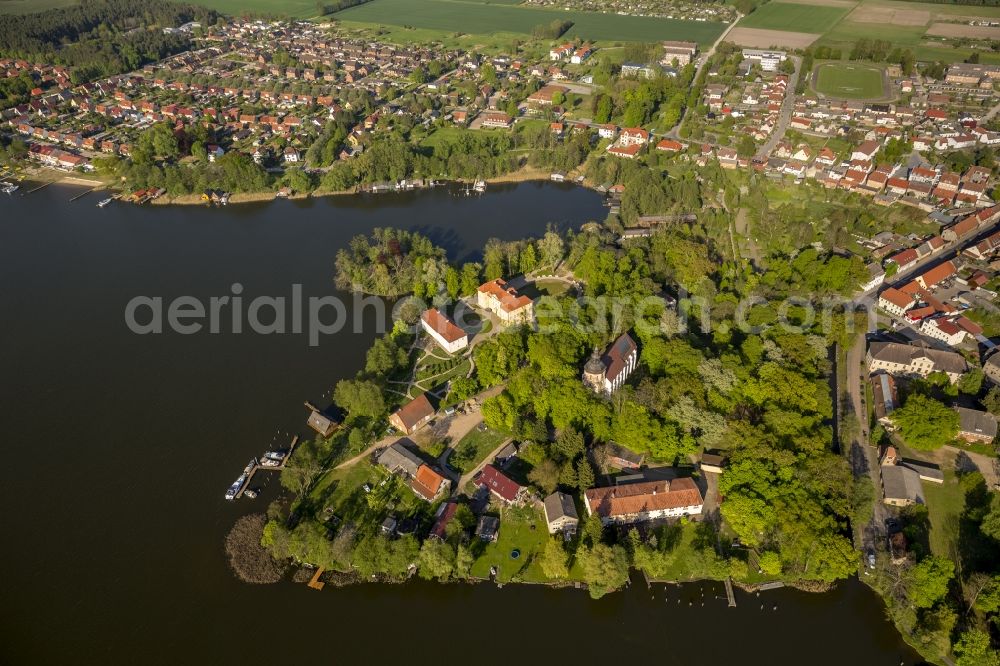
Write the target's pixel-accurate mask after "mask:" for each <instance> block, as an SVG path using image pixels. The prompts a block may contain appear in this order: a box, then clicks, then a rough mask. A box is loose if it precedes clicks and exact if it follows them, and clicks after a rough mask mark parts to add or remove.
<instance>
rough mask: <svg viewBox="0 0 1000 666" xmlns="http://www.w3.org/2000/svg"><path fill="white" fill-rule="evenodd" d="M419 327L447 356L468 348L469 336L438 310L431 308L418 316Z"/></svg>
mask: <svg viewBox="0 0 1000 666" xmlns="http://www.w3.org/2000/svg"><path fill="white" fill-rule="evenodd" d="M420 326H421V327H422V328H423V329H424V331H426V332H427V335H429V336H431V337H432V338H434V341H435V342H436V343H438V345H439V346H440V347H441V349H444V350H445V351H446V352H448V353H449V354H454V353H455V352H457V351H459V350H461V349H465V348H466V347H468V346H469V335H468V333H466V332H465V331H463V330H462V329H461V328H459V327H458V326H456V325H455V322H453V321H452V320H451V319H449V318H448V316H447V315H445V314H444V313H442V312H441V311H440V310H437V309H435V308H431V309H429V310H425V311H424V313H423V314H422V315H421V316H420Z"/></svg>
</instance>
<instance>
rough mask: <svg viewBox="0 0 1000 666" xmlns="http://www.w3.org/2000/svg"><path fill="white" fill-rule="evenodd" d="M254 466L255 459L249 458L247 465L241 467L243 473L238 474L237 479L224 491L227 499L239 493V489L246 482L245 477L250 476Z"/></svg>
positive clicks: (231, 498) (230, 499)
mask: <svg viewBox="0 0 1000 666" xmlns="http://www.w3.org/2000/svg"><path fill="white" fill-rule="evenodd" d="M256 466H257V459H256V458H251V459H250V462H249V463H247V466H246V467H244V468H243V473H242V474H240V476H239V478H238V479H236V480H235V481H233V484H232V485H231V486H229V489H228V490H227V491H226V499H227V500H228V501H232V500H234V499H236V496H237V495H239V494H240V490H242V489H243V485H244V484H245V483H246V482H247V479H249V478H250V472H252V471H253V468H254V467H256Z"/></svg>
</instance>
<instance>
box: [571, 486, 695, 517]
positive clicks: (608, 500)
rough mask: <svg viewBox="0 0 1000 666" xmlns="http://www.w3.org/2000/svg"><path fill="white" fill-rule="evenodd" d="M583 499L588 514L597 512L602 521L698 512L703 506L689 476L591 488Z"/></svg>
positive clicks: (687, 514)
mask: <svg viewBox="0 0 1000 666" xmlns="http://www.w3.org/2000/svg"><path fill="white" fill-rule="evenodd" d="M584 499H585V503H586V506H587V515H591V516H593V515H596V516H598V517H599V518H600V519H601V522H602V523H603V524H605V525H609V524H619V525H622V524H632V523H640V522H645V521H648V520H657V519H662V518H678V517H680V516H697V515H700V514H701V510H702V507H703V506H704V499H703V498H702V495H701V491H700V490H699V489H698V486H697V485H695V482H694V481H693V480H691V479H689V478H679V479H672V480H669V481H645V482H640V483H630V484H627V485H623V486H608V487H603V488H591V489H589V490H587V491H586V492H585V493H584Z"/></svg>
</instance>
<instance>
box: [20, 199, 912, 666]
mask: <svg viewBox="0 0 1000 666" xmlns="http://www.w3.org/2000/svg"><path fill="white" fill-rule="evenodd" d="M81 191H82V190H80V189H78V188H68V187H58V186H52V187H47V188H45V189H42V190H40V191H38V192H35V193H33V194H30V195H27V196H23V197H22V196H19V195H14V196H11V197H6V196H2V195H0V285H2V286H0V377H2V382H0V401H2V402H0V404H2V408H0V409H2V411H0V413H2V415H3V418H2V426H0V427H2V437H0V439H2V442H3V450H4V453H5V454H6V460H5V464H4V465H2V467H0V500H2V506H3V507H4V513H5V515H4V519H3V525H4V527H5V530H4V532H5V538H4V546H3V547H2V548H0V571H2V572H3V573H2V590H3V593H2V597H0V600H2V603H0V662H2V663H10V664H95V663H101V664H134V663H143V664H159V663H178V662H180V663H193V664H202V663H204V664H219V663H223V661H228V662H232V661H233V660H236V659H240V660H244V659H245V660H250V661H251V662H252V663H258V664H263V663H270V664H290V663H300V664H302V663H309V660H310V659H321V660H322V661H323V663H329V662H331V661H336V662H338V663H358V662H360V661H362V660H363V659H375V660H377V661H379V662H382V661H385V660H387V659H388V658H405V659H406V661H407V662H409V663H417V664H424V663H426V664H431V663H440V662H441V660H442V659H452V658H464V659H475V660H476V661H477V662H479V663H507V662H509V661H510V660H511V659H518V658H519V657H522V656H524V655H528V656H529V657H530V662H534V661H537V656H540V655H543V654H547V655H552V656H555V655H556V653H557V654H558V657H559V659H560V661H563V660H565V661H566V662H567V663H592V662H597V661H602V662H606V661H607V660H610V659H616V658H622V657H625V658H629V659H630V660H631V659H635V658H638V659H640V660H644V661H647V662H652V661H653V660H656V661H657V662H658V663H666V664H677V665H679V666H682V665H688V664H695V663H702V664H715V663H723V662H729V661H735V660H739V661H740V662H741V663H744V664H754V665H758V664H759V665H761V666H764V665H768V666H771V665H775V664H799V663H809V664H810V665H811V666H821V665H830V666H833V665H835V664H836V665H841V664H845V663H853V664H865V665H868V664H886V665H887V666H895V665H896V664H899V663H900V662H903V663H906V664H911V663H917V662H918V660H917V659H916V657H915V655H914V654H913V653H912V651H910V650H909V649H908V648H907V647H906V646H905V645H904V644H903V643H902V641H901V639H900V638H899V635H898V634H897V633H896V631H895V630H894V629H893V628H892V626H891V625H890V624H889V623H888V622H887V621H886V620H885V619H884V612H883V608H882V604H881V602H880V601H879V599H878V598H877V597H876V596H875V595H874V594H873V593H871V592H870V591H869V590H868V589H867V588H865V587H864V586H863V585H861V584H860V583H858V582H857V581H851V582H847V583H844V584H842V585H840V586H839V587H838V588H837V589H836V590H835V591H834V592H831V593H829V594H823V595H809V594H804V593H798V592H794V591H790V590H780V591H776V592H769V593H765V594H763V595H762V596H761V597H760V598H759V599H758V598H756V597H753V596H749V595H743V594H740V593H737V598H738V601H739V606H738V608H736V609H729V608H726V603H725V600H724V593H723V592H722V589H721V586H719V585H714V584H694V585H689V586H685V587H683V588H668V589H665V588H662V587H661V588H658V589H656V590H654V591H653V592H652V593H651V592H650V591H648V590H647V589H645V586H640V585H634V586H632V588H631V589H630V590H628V591H625V592H623V593H619V594H613V595H610V596H608V597H606V598H605V599H603V600H601V601H598V602H593V601H590V600H589V599H588V598H587V596H586V593H585V592H581V591H578V590H550V589H547V588H540V587H528V586H508V587H505V588H504V589H503V590H497V589H496V588H494V587H490V586H486V585H479V586H471V585H451V586H442V585H435V584H428V583H423V582H414V583H412V584H407V585H400V586H377V585H366V586H356V587H351V588H346V589H331V588H327V590H325V591H323V592H322V593H317V592H314V591H312V590H308V589H307V588H306V587H305V586H302V585H293V584H291V583H282V584H278V585H272V586H262V587H257V586H250V585H244V584H242V583H239V582H238V581H236V580H235V579H234V578H233V577H232V576H231V575H230V574H229V572H228V570H227V566H226V562H225V555H224V553H223V550H222V540H223V537H224V535H225V534H226V532H227V531H228V529H229V527H230V526H231V525H232V523H233V521H234V520H235V519H236V518H237V517H238V516H239V515H241V514H242V513H244V512H248V511H251V510H254V509H257V510H261V509H263V507H264V506H266V501H267V500H268V499H269V498H270V497H273V496H274V494H275V493H276V486H277V483H275V482H272V483H271V484H270V486H269V487H267V488H265V492H264V497H262V498H259V499H257V500H256V501H251V500H241V501H239V502H235V503H229V502H226V501H224V500H223V493H224V491H225V489H226V487H227V486H228V485H229V483H230V482H231V481H232V480H233V478H234V477H235V476H236V474H237V473H238V472H239V470H240V468H241V467H242V466H243V465H244V464H245V462H246V461H247V460H248V459H249V458H250V457H251V456H253V455H259V454H260V453H261V452H262V451H263V450H265V448H266V447H267V446H268V444H270V443H271V442H272V441H277V442H281V443H284V442H286V441H287V439H288V437H289V435H290V434H291V433H293V432H299V431H301V429H302V425H303V422H304V419H305V416H306V413H305V410H304V408H303V407H302V401H303V400H307V399H308V400H312V401H314V402H321V403H322V404H326V402H328V400H329V393H330V390H331V389H332V387H333V385H334V384H335V383H336V382H337V380H339V379H341V378H343V377H349V376H352V375H353V374H354V373H355V372H357V371H358V370H359V369H360V368H361V366H362V364H363V358H364V351H365V350H366V349H367V348H368V346H369V345H370V343H371V340H372V338H373V337H374V333H373V332H372V331H371V330H370V327H368V328H367V329H366V330H365V331H364V332H362V333H359V334H356V333H353V332H349V331H348V332H343V333H340V334H338V335H336V336H329V337H326V338H323V339H322V340H321V344H319V345H318V346H310V345H309V344H308V340H307V338H306V336H305V334H304V333H303V334H300V335H291V334H288V335H272V336H264V335H255V334H244V335H234V334H231V333H226V332H225V330H226V329H224V332H223V333H220V334H218V335H211V334H209V333H207V332H203V333H199V334H195V335H187V336H184V335H176V334H165V335H146V336H140V335H135V334H133V333H131V332H130V331H129V330H128V329H127V327H126V325H125V321H124V314H123V313H124V309H125V305H126V303H128V301H129V300H130V299H132V298H133V297H135V296H159V297H162V298H163V299H164V300H165V301H169V300H170V299H172V298H175V297H178V296H184V295H192V296H196V297H198V298H201V299H207V298H208V297H211V296H224V295H227V294H230V288H231V285H232V284H233V283H240V284H241V285H243V288H244V291H243V296H244V297H246V298H247V299H248V300H249V299H250V298H253V297H255V296H261V295H264V296H288V295H289V294H290V293H291V290H292V285H294V284H301V285H303V287H302V288H303V292H304V295H305V296H306V297H308V296H310V295H325V294H330V293H333V290H332V276H333V258H334V255H335V253H336V251H337V249H338V248H341V247H344V246H345V244H346V243H347V241H348V240H349V239H350V238H351V237H352V236H354V235H355V234H359V233H364V232H366V231H368V230H369V229H371V228H373V227H377V226H397V227H402V228H406V229H415V230H419V231H422V232H423V233H425V234H427V235H429V236H430V237H431V238H432V239H433V240H434V241H435V242H437V243H438V244H440V245H442V246H444V247H445V248H447V250H448V252H449V255H450V257H451V258H452V259H458V260H464V259H469V258H474V257H476V256H477V254H478V251H479V249H480V248H481V247H482V245H483V244H484V243H485V241H486V240H487V239H488V238H490V237H492V236H496V237H499V238H504V239H515V238H520V237H523V236H526V235H540V234H541V233H543V232H544V230H545V227H546V225H547V224H548V223H550V222H552V223H557V224H559V225H562V226H579V225H580V224H582V223H584V222H586V221H588V220H591V219H601V218H603V216H604V209H603V208H602V207H601V204H600V198H599V196H598V195H597V194H595V193H593V192H590V191H588V190H584V189H579V188H575V187H573V186H569V185H554V184H542V183H524V184H519V185H510V186H504V187H492V188H491V191H490V192H489V193H488V194H486V195H485V196H482V197H472V198H464V197H455V196H453V195H452V194H450V193H449V192H447V191H444V190H438V191H433V192H423V193H414V194H403V195H383V196H380V197H373V198H356V197H350V198H329V199H320V200H310V201H307V202H290V201H279V202H275V203H271V204H261V205H247V206H229V207H227V208H225V209H207V208H203V207H173V206H164V207H158V206H154V207H150V206H147V207H142V208H140V207H135V206H129V205H118V204H115V205H112V206H108V207H107V208H105V209H99V208H97V207H96V206H95V205H94V204H95V203H96V201H97V199H98V196H97V195H94V194H92V195H88V196H86V197H84V198H83V199H81V200H79V201H76V202H73V203H71V202H70V201H69V199H70V197H72V196H73V195H74V194H77V193H79V192H81ZM703 598H704V605H702V602H703ZM678 600H680V601H678ZM762 604H763V605H764V608H763V609H762V608H761V605H762ZM775 604H777V606H778V608H777V610H773V609H772V607H773V606H774V605H775ZM557 647H558V650H556V648H557Z"/></svg>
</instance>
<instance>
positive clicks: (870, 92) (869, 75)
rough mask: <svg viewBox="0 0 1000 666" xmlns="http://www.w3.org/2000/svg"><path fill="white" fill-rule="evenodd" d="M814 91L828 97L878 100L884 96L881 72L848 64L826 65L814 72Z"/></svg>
mask: <svg viewBox="0 0 1000 666" xmlns="http://www.w3.org/2000/svg"><path fill="white" fill-rule="evenodd" d="M816 91H817V92H821V93H823V94H824V95H827V96H829V97H847V98H850V99H878V98H880V97H883V96H884V95H885V90H884V89H883V87H882V70H881V69H879V68H877V67H869V66H866V65H855V64H848V63H827V64H824V65H820V66H819V68H818V69H817V72H816Z"/></svg>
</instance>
